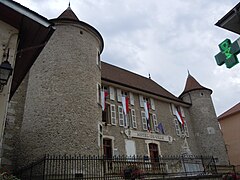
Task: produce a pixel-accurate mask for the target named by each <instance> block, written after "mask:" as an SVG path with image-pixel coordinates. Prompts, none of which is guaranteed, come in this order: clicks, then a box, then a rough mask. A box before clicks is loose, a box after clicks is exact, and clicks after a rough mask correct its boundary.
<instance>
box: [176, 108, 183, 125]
mask: <svg viewBox="0 0 240 180" xmlns="http://www.w3.org/2000/svg"><path fill="white" fill-rule="evenodd" d="M175 114H176V117H177V120H178V121H179V122H180V123H181V125H182V126H184V119H183V117H182V115H181V113H180V112H179V111H178V110H177V109H176V110H175Z"/></svg>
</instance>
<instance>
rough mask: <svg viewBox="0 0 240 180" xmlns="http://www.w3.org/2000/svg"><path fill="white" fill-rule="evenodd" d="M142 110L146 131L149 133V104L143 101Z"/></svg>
mask: <svg viewBox="0 0 240 180" xmlns="http://www.w3.org/2000/svg"><path fill="white" fill-rule="evenodd" d="M144 110H145V117H146V120H147V128H148V131H150V129H151V128H150V122H149V104H148V102H147V101H144Z"/></svg>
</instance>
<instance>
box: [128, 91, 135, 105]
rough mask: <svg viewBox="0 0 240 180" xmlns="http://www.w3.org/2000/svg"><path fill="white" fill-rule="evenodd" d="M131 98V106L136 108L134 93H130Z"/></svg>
mask: <svg viewBox="0 0 240 180" xmlns="http://www.w3.org/2000/svg"><path fill="white" fill-rule="evenodd" d="M129 96H130V104H131V105H133V106H134V96H133V93H131V92H130V93H129Z"/></svg>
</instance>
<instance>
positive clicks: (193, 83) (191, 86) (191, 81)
mask: <svg viewBox="0 0 240 180" xmlns="http://www.w3.org/2000/svg"><path fill="white" fill-rule="evenodd" d="M200 89H206V90H210V91H211V93H212V90H211V89H208V88H206V87H204V86H202V85H201V84H199V82H197V80H196V79H195V78H194V77H193V76H191V75H190V74H188V78H187V81H186V85H185V88H184V90H183V92H182V93H181V95H180V96H179V97H181V96H182V95H183V94H185V93H187V92H190V91H193V90H200Z"/></svg>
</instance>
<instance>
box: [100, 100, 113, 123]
mask: <svg viewBox="0 0 240 180" xmlns="http://www.w3.org/2000/svg"><path fill="white" fill-rule="evenodd" d="M110 114H111V111H110V104H106V107H105V110H104V111H102V122H104V123H105V124H111V115H110Z"/></svg>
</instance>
